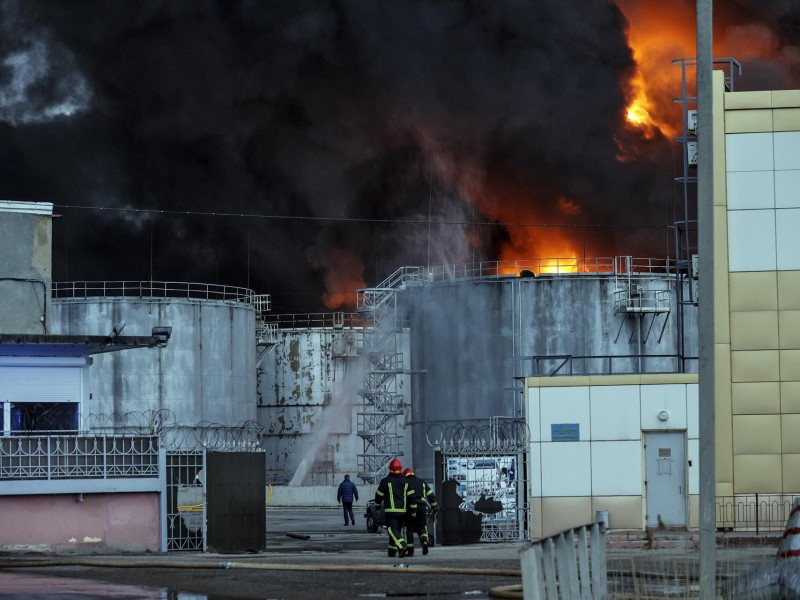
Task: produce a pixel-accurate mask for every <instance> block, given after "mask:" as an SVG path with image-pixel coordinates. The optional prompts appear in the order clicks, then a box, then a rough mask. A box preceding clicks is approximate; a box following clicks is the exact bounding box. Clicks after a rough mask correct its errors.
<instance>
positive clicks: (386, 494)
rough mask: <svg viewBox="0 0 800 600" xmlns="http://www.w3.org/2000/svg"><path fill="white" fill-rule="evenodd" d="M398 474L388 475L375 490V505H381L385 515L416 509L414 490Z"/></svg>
mask: <svg viewBox="0 0 800 600" xmlns="http://www.w3.org/2000/svg"><path fill="white" fill-rule="evenodd" d="M405 479H406V478H405V477H403V475H402V474H400V473H389V475H387V476H386V477H384V478H383V479H381V482H380V483H379V484H378V489H377V490H375V504H379V503H380V504H383V508H384V510H385V511H386V512H387V513H396V514H404V513H406V512H407V511H409V510H416V509H417V498H416V494H415V493H414V490H413V489H412V488H411V487H410V486H409V485H408V482H407V481H406V480H405Z"/></svg>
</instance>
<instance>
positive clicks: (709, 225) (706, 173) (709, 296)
mask: <svg viewBox="0 0 800 600" xmlns="http://www.w3.org/2000/svg"><path fill="white" fill-rule="evenodd" d="M713 69H714V58H713V27H712V0H697V238H698V240H697V246H698V254H699V256H698V260H699V261H700V269H699V270H700V273H701V277H700V280H699V281H698V286H699V299H698V321H699V335H698V338H699V356H700V364H699V369H698V371H699V405H700V406H699V415H698V417H699V422H700V432H699V434H700V598H701V599H703V600H712V599H715V598H716V597H717V592H716V573H717V565H716V559H717V557H716V543H717V540H716V530H717V522H716V487H717V480H716V455H715V450H716V448H715V431H714V428H715V418H714V396H715V393H714V377H715V372H714V350H715V348H714V135H713V133H714V128H713V120H714V109H713V105H712V99H713V86H712V74H713Z"/></svg>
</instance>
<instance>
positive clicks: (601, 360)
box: [515, 354, 699, 377]
mask: <svg viewBox="0 0 800 600" xmlns="http://www.w3.org/2000/svg"><path fill="white" fill-rule="evenodd" d="M517 360H518V361H519V362H521V363H523V364H524V363H529V364H530V367H529V368H527V369H526V368H524V367H522V366H520V367H519V368H518V369H517V373H516V375H515V377H556V376H562V377H565V376H571V375H636V374H639V373H688V372H694V371H691V370H687V369H688V365H689V363H691V362H695V363H697V362H698V360H699V359H698V357H696V356H679V355H677V354H619V355H603V356H574V355H572V354H558V355H535V356H518V357H517ZM658 364H663V368H661V369H654V368H653V367H654V365H658ZM645 367H646V369H645Z"/></svg>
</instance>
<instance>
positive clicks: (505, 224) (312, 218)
mask: <svg viewBox="0 0 800 600" xmlns="http://www.w3.org/2000/svg"><path fill="white" fill-rule="evenodd" d="M53 206H54V207H56V208H62V209H63V208H67V209H76V210H93V211H98V212H120V213H143V214H156V215H170V216H176V215H178V216H180V215H186V216H200V217H224V218H231V217H236V218H245V219H269V220H276V221H277V220H283V221H326V222H334V223H386V224H389V223H391V224H405V225H431V224H435V225H461V226H466V225H482V226H491V227H496V226H498V225H500V226H502V227H542V228H548V227H552V228H564V229H569V228H574V229H592V228H594V229H655V228H658V229H660V228H664V227H666V228H671V227H672V226H671V225H667V224H658V225H630V224H621V223H613V224H608V223H508V222H499V221H431V220H430V219H423V218H419V219H409V218H400V219H375V218H366V217H319V216H302V215H270V214H263V213H241V212H238V213H237V212H217V211H199V210H173V209H161V208H123V207H109V206H82V205H78V204H53Z"/></svg>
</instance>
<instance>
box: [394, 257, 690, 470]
mask: <svg viewBox="0 0 800 600" xmlns="http://www.w3.org/2000/svg"><path fill="white" fill-rule="evenodd" d="M546 264H547V263H544V262H543V261H524V262H522V261H515V262H513V263H512V262H508V263H496V262H495V263H481V264H478V265H469V266H462V267H461V268H460V269H455V268H450V269H447V268H440V269H435V270H431V271H430V274H429V276H428V281H427V282H426V283H425V284H424V285H422V286H414V287H408V288H407V289H406V290H405V291H404V292H402V293H403V295H404V296H405V301H404V304H405V307H406V308H405V310H407V311H408V313H409V316H410V324H411V325H410V330H411V355H410V359H411V367H412V370H414V371H417V372H419V373H420V375H419V376H417V377H414V378H413V379H412V382H413V386H412V394H411V398H413V404H412V415H413V422H414V424H415V427H414V428H413V447H414V464H415V465H416V468H417V474H418V475H421V476H423V477H426V478H430V477H431V476H432V472H431V471H430V470H429V468H430V467H431V466H432V464H433V452H432V448H431V446H430V439H429V428H430V426H431V424H432V423H436V424H440V425H444V426H447V425H448V424H464V425H470V424H488V420H489V418H490V417H494V416H502V417H515V418H522V417H523V416H524V413H523V397H522V393H521V389H520V390H516V389H515V382H516V381H518V378H522V377H529V376H543V377H545V376H558V375H590V374H591V375H610V374H623V373H674V372H697V356H698V352H697V335H696V327H697V309H696V306H695V305H693V304H691V303H688V302H684V301H682V298H684V297H688V294H686V293H682V294H677V293H676V291H677V286H681V288H683V287H684V286H686V285H688V284H687V283H685V282H684V283H678V282H679V281H682V280H679V279H678V278H677V277H676V275H675V272H674V270H673V268H672V265H671V264H670V263H669V261H664V260H660V261H659V260H653V259H632V258H630V257H621V258H608V259H592V260H591V261H587V260H578V259H576V261H575V262H573V263H569V264H565V265H556V266H555V267H551V268H547V266H546ZM437 430H438V431H441V427H438V428H437Z"/></svg>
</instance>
